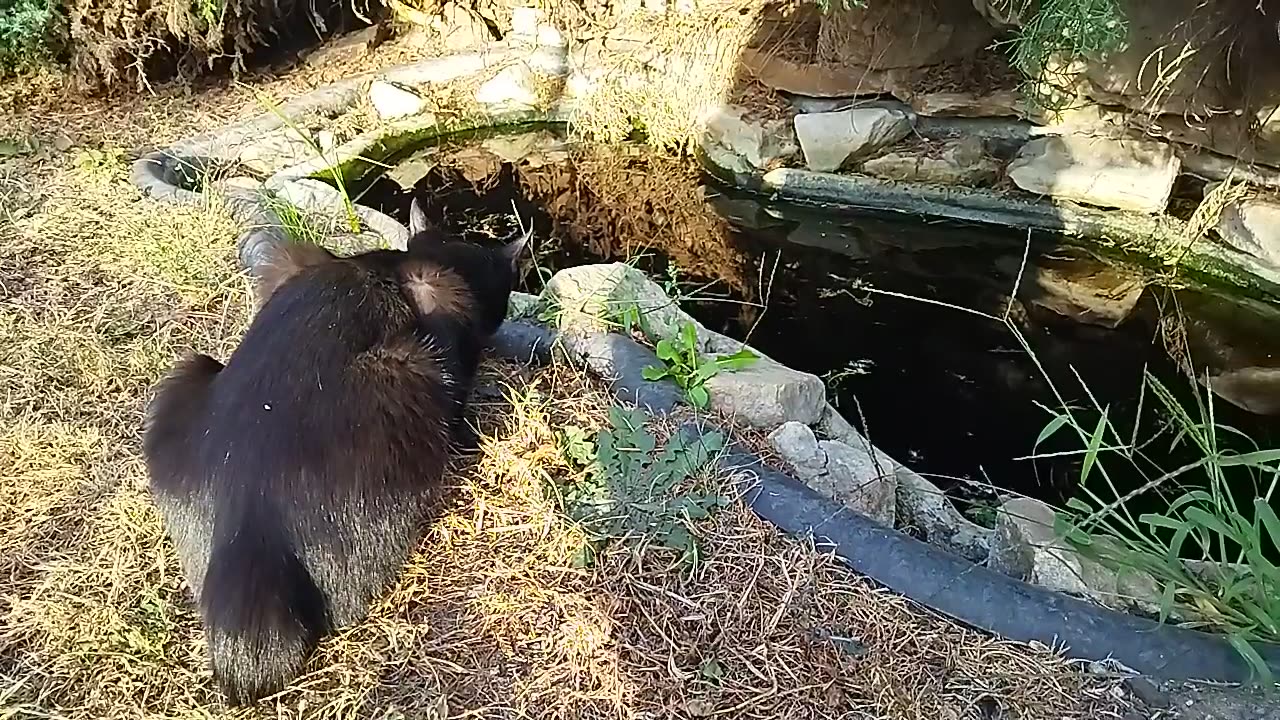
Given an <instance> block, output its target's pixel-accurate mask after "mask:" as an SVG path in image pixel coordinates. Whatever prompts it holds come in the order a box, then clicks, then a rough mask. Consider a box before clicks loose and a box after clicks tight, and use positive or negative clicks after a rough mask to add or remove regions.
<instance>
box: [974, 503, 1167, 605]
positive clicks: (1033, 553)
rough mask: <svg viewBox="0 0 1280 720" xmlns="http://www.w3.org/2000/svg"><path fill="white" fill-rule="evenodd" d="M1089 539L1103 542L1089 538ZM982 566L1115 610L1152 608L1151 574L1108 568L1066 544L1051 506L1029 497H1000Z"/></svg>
mask: <svg viewBox="0 0 1280 720" xmlns="http://www.w3.org/2000/svg"><path fill="white" fill-rule="evenodd" d="M1094 542H1095V543H1098V542H1107V541H1106V540H1105V539H1104V538H1094ZM988 566H989V567H991V568H992V569H994V570H997V571H999V572H1002V573H1004V574H1006V575H1009V576H1011V577H1016V578H1019V579H1021V580H1025V581H1027V582H1030V583H1034V584H1036V585H1039V586H1041V587H1044V588H1047V589H1049V590H1056V591H1058V592H1065V593H1070V594H1072V595H1077V596H1080V597H1084V598H1088V599H1091V600H1093V601H1095V602H1098V603H1101V604H1104V605H1107V606H1109V607H1112V608H1115V609H1118V610H1126V611H1128V610H1137V611H1140V612H1143V613H1155V612H1158V610H1159V599H1160V591H1159V586H1158V585H1157V584H1156V582H1155V579H1154V578H1152V577H1151V576H1149V575H1147V574H1145V573H1141V572H1137V571H1126V572H1123V573H1120V572H1116V571H1113V570H1110V569H1108V568H1106V567H1104V566H1103V565H1101V564H1100V563H1098V562H1096V561H1094V560H1092V559H1090V558H1086V557H1084V556H1082V555H1081V554H1080V553H1078V552H1076V551H1075V550H1073V549H1072V548H1070V547H1069V546H1068V545H1067V544H1066V542H1065V541H1063V540H1062V539H1061V537H1059V535H1058V534H1057V533H1056V532H1055V529H1054V510H1053V508H1051V507H1049V506H1048V505H1046V504H1044V503H1043V502H1040V501H1039V500H1035V499H1033V498H1012V499H1009V500H1006V501H1005V502H1004V503H1003V504H1002V505H1001V506H1000V509H999V510H998V511H997V513H996V529H995V534H994V535H993V536H992V541H991V557H990V560H989V561H988Z"/></svg>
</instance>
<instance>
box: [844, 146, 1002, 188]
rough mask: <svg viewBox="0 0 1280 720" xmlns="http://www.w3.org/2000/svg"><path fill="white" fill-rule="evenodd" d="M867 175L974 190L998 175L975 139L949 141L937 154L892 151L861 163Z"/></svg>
mask: <svg viewBox="0 0 1280 720" xmlns="http://www.w3.org/2000/svg"><path fill="white" fill-rule="evenodd" d="M862 171H863V172H865V173H866V174H868V175H874V176H876V177H882V178H886V179H888V180H897V181H900V182H920V183H936V184H940V185H963V186H967V187H978V186H983V185H990V184H992V183H993V182H995V179H996V176H997V175H999V174H1000V162H999V161H997V160H996V159H995V158H993V157H991V156H989V155H987V154H986V152H985V151H984V150H983V147H982V140H981V139H979V138H976V137H968V138H963V139H961V140H952V141H949V142H947V143H946V144H945V146H944V148H943V150H942V152H941V153H940V154H938V155H936V156H935V155H925V154H923V153H921V152H918V151H917V152H911V151H901V152H892V153H888V154H885V155H881V156H880V157H875V158H872V159H870V160H868V161H866V162H864V163H863V164H862Z"/></svg>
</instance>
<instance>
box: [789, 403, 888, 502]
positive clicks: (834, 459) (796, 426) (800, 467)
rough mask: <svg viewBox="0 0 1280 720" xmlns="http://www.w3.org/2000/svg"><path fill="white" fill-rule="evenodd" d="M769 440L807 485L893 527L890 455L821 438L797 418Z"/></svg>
mask: <svg viewBox="0 0 1280 720" xmlns="http://www.w3.org/2000/svg"><path fill="white" fill-rule="evenodd" d="M769 440H770V442H771V443H772V445H773V447H774V449H775V450H777V451H778V454H779V455H781V456H782V458H783V459H784V460H785V461H786V462H787V464H788V465H790V466H791V469H792V470H793V471H794V472H795V473H796V476H797V477H798V478H799V479H800V480H801V481H803V482H804V483H805V484H806V485H808V486H809V487H811V488H813V489H814V490H816V491H818V492H820V493H822V494H824V495H826V496H828V497H832V498H835V499H836V500H839V501H840V502H841V503H843V504H844V505H845V506H846V507H848V508H850V509H852V510H855V511H857V512H859V513H861V514H863V515H866V516H867V517H869V518H871V519H873V520H875V521H876V522H879V523H881V524H883V525H886V526H888V527H893V520H894V496H895V494H896V489H897V478H896V476H895V474H894V471H893V461H892V460H891V459H889V457H888V456H887V455H885V454H884V453H881V452H878V451H875V450H874V449H872V452H870V453H869V452H867V451H865V450H863V449H859V448H852V447H849V446H848V445H845V444H844V443H842V442H838V441H835V440H821V441H819V440H818V439H817V437H816V436H815V435H814V434H813V430H811V429H809V426H808V425H805V424H803V423H799V422H795V421H790V422H786V423H784V424H783V425H782V426H781V427H779V428H778V429H777V430H774V431H773V432H772V433H770V435H769Z"/></svg>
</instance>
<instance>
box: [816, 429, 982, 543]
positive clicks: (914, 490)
mask: <svg viewBox="0 0 1280 720" xmlns="http://www.w3.org/2000/svg"><path fill="white" fill-rule="evenodd" d="M818 429H819V430H820V431H821V432H822V433H823V434H824V435H826V436H827V437H829V438H832V439H834V440H839V441H840V442H842V443H844V444H845V445H848V446H850V447H854V448H862V449H863V450H864V452H865V451H866V449H867V448H871V447H872V445H871V443H870V442H869V441H868V440H867V439H866V438H865V437H863V435H862V433H859V432H858V430H857V429H856V428H854V427H853V426H852V425H850V424H849V422H848V421H847V420H845V419H844V418H843V417H841V415H840V413H839V412H837V411H836V409H835V408H834V407H832V406H831V405H830V404H827V405H826V407H825V408H824V409H823V414H822V419H821V420H819V421H818ZM874 452H875V453H876V454H877V456H884V457H886V458H888V456H887V455H885V454H884V453H883V452H881V451H880V450H878V449H876V450H874ZM889 462H891V463H892V464H893V468H894V478H895V489H896V492H895V497H894V507H895V510H896V514H897V519H898V526H899V527H902V528H907V529H910V530H914V531H915V532H917V533H919V534H920V536H921V537H922V538H923V539H924V541H925V542H928V543H929V544H931V545H937V546H938V547H940V548H943V549H945V550H948V551H950V552H953V553H955V554H957V555H959V556H961V557H963V558H965V559H967V560H970V561H972V562H976V563H981V562H986V560H987V553H988V549H989V547H990V543H991V531H990V530H988V529H987V528H984V527H982V526H980V525H977V524H975V523H973V522H970V521H969V520H968V519H966V518H965V517H964V516H963V515H961V514H960V511H959V510H956V509H955V507H954V506H953V505H952V504H951V501H950V500H948V499H947V496H946V494H945V493H943V492H942V490H941V489H939V488H938V487H937V486H936V485H934V484H933V483H931V482H929V481H928V480H925V479H924V478H923V477H921V476H920V475H918V474H916V473H915V472H913V471H912V470H911V469H910V468H908V467H906V466H904V465H903V464H902V463H900V462H897V461H896V460H893V459H892V458H889Z"/></svg>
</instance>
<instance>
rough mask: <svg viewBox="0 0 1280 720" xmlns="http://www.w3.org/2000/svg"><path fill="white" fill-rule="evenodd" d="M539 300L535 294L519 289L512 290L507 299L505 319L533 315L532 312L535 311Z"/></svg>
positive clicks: (518, 318)
mask: <svg viewBox="0 0 1280 720" xmlns="http://www.w3.org/2000/svg"><path fill="white" fill-rule="evenodd" d="M539 302H540V300H539V298H538V296H537V295H531V294H529V293H524V292H519V291H516V292H512V293H511V297H510V298H508V299H507V319H508V320H522V319H524V318H529V317H533V315H534V313H536V312H537V309H538V304H539Z"/></svg>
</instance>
